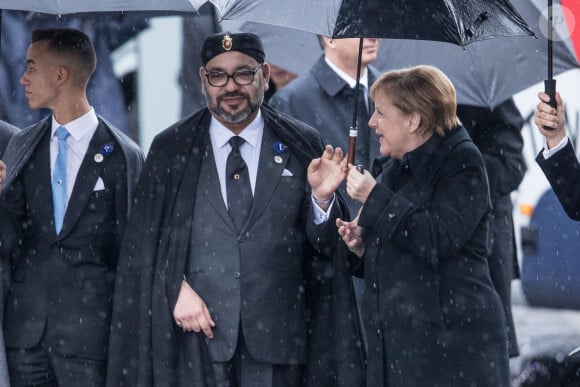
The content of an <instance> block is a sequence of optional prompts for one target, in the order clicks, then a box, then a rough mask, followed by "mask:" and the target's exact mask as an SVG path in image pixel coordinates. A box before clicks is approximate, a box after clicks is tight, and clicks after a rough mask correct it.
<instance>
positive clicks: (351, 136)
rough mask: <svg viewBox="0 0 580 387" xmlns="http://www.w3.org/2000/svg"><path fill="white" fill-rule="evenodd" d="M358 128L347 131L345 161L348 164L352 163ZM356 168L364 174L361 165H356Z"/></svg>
mask: <svg viewBox="0 0 580 387" xmlns="http://www.w3.org/2000/svg"><path fill="white" fill-rule="evenodd" d="M357 133H358V130H356V129H352V128H351V129H350V131H349V132H348V153H347V155H346V161H347V162H348V163H349V164H354V155H355V153H356V136H357ZM356 170H357V171H359V172H360V173H362V174H363V175H364V167H363V166H362V165H357V166H356Z"/></svg>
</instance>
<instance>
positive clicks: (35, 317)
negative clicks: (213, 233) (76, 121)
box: [3, 117, 143, 359]
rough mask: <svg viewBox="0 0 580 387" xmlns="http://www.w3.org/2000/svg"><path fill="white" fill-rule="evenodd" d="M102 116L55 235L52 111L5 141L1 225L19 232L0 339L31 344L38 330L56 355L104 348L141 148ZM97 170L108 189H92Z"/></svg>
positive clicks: (97, 355)
mask: <svg viewBox="0 0 580 387" xmlns="http://www.w3.org/2000/svg"><path fill="white" fill-rule="evenodd" d="M99 121H100V124H99V126H98V128H97V131H96V132H95V134H94V136H93V138H92V139H91V142H90V144H89V148H88V150H87V153H86V155H85V158H84V160H83V162H82V164H81V167H80V170H79V172H78V175H77V178H76V181H75V184H74V187H73V192H72V195H71V198H70V200H69V203H68V206H67V210H66V214H65V217H64V221H63V227H62V230H61V232H60V234H58V235H56V232H55V229H54V221H53V208H52V198H51V188H50V153H49V144H50V123H51V120H50V117H49V118H47V119H45V120H43V121H41V122H39V123H38V124H36V125H34V126H31V127H29V128H27V129H25V130H23V131H21V132H19V133H18V134H17V135H15V136H14V138H13V140H12V141H11V142H10V145H9V146H8V148H7V150H6V154H5V159H6V162H7V164H8V165H9V166H8V177H7V188H6V200H7V203H8V208H9V210H10V221H11V223H10V224H9V225H7V224H5V222H4V221H3V227H9V226H11V227H13V228H14V229H15V230H16V232H17V233H18V234H19V237H18V239H19V241H21V242H20V243H19V244H18V246H13V247H14V249H15V258H14V259H13V261H12V270H11V274H12V276H11V277H12V278H11V284H10V288H9V291H8V294H7V300H6V308H5V316H4V333H5V338H6V346H7V347H12V348H31V347H33V346H35V345H37V344H38V343H39V341H40V340H41V338H43V337H44V341H45V343H46V344H47V345H49V346H50V347H51V348H52V350H53V351H57V352H58V353H60V354H62V355H65V356H76V357H82V358H89V359H105V358H106V355H107V344H108V336H109V323H110V312H111V304H112V298H113V285H114V277H115V270H116V267H117V260H118V254H119V242H120V239H121V235H122V233H123V229H124V226H125V223H126V220H127V217H128V213H129V198H130V197H131V195H132V192H133V188H134V185H135V183H136V180H137V178H138V176H139V172H140V169H141V164H142V161H143V156H142V154H141V152H140V150H139V149H138V148H137V146H136V145H135V144H134V143H133V142H132V141H131V140H129V139H128V138H127V137H125V136H124V135H123V134H121V133H120V132H119V131H118V130H117V129H114V128H113V127H111V126H110V125H109V124H108V123H107V122H105V121H104V120H102V119H99ZM105 144H109V145H111V146H112V147H113V151H112V152H111V153H110V154H107V153H106V152H105V153H103V146H104V145H105ZM97 153H101V154H102V155H103V160H102V161H101V162H99V161H98V159H97V158H95V155H96V154H97ZM99 177H100V178H101V179H102V181H103V183H104V187H105V189H103V190H94V189H95V185H96V183H97V179H98V178H99ZM43 335H44V336H43Z"/></svg>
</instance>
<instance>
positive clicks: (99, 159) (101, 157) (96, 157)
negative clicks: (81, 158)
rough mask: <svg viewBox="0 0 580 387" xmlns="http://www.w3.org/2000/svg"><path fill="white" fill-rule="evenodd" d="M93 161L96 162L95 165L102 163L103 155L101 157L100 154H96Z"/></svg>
mask: <svg viewBox="0 0 580 387" xmlns="http://www.w3.org/2000/svg"><path fill="white" fill-rule="evenodd" d="M95 161H96V162H97V163H100V162H102V161H103V155H102V154H100V153H97V154H96V155H95Z"/></svg>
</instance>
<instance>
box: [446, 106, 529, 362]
mask: <svg viewBox="0 0 580 387" xmlns="http://www.w3.org/2000/svg"><path fill="white" fill-rule="evenodd" d="M457 116H458V117H459V119H460V120H461V123H462V124H463V126H464V127H465V129H467V131H468V132H469V135H470V136H471V139H472V140H473V142H474V143H475V145H476V146H477V147H478V148H479V151H480V152H481V154H482V156H483V160H484V162H485V169H486V171H487V177H488V180H489V190H490V194H491V202H492V206H493V211H492V214H491V215H492V217H491V227H490V231H491V241H490V243H491V245H492V251H491V254H490V256H489V259H488V263H489V272H490V274H491V280H492V282H493V286H494V287H495V289H496V290H497V292H498V294H499V296H500V298H501V301H502V304H503V307H504V310H505V315H506V327H507V336H508V341H509V353H510V357H514V356H518V355H519V349H518V341H517V337H516V331H515V324H514V319H513V316H512V308H511V304H512V302H511V294H512V292H511V284H512V280H513V279H515V278H519V273H520V270H519V265H518V258H517V249H516V243H515V231H514V220H513V203H512V198H511V193H512V192H513V191H515V190H517V189H518V187H519V185H520V183H521V182H522V180H523V178H524V175H525V173H526V169H527V168H526V162H525V159H524V154H523V152H522V151H523V148H524V139H523V137H522V133H521V130H522V128H523V126H524V119H523V117H522V116H521V114H520V112H519V110H518V108H517V107H516V105H515V103H514V100H513V98H510V99H508V100H507V101H505V102H503V103H501V104H500V105H499V106H497V107H496V108H494V109H493V110H490V109H488V108H484V107H475V106H468V105H458V106H457Z"/></svg>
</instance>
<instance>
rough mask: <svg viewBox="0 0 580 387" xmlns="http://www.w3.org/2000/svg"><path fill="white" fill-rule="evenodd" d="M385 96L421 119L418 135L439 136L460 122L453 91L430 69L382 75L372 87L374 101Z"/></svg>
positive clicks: (440, 72) (404, 110)
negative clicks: (435, 134)
mask: <svg viewBox="0 0 580 387" xmlns="http://www.w3.org/2000/svg"><path fill="white" fill-rule="evenodd" d="M379 93H386V94H387V95H388V96H389V97H390V98H391V99H392V102H393V104H394V105H395V106H396V107H397V108H399V109H400V110H401V111H403V112H404V113H406V114H411V113H417V114H418V115H419V116H420V117H421V123H420V125H419V131H420V133H422V134H427V133H430V132H431V133H432V132H435V133H437V134H439V135H440V136H442V135H444V134H445V131H446V130H448V129H451V128H453V127H455V126H457V125H461V121H459V118H457V100H456V97H455V88H454V87H453V84H452V83H451V81H450V80H449V78H447V76H446V75H445V74H444V73H443V72H442V71H441V70H439V69H438V68H436V67H433V66H416V67H411V68H408V69H400V70H393V71H388V72H386V73H384V74H383V75H382V76H381V77H380V78H379V79H378V80H377V81H375V83H374V84H373V86H372V87H371V90H370V96H371V98H372V99H373V100H374V99H376V96H377V95H378V94H379Z"/></svg>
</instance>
